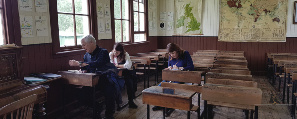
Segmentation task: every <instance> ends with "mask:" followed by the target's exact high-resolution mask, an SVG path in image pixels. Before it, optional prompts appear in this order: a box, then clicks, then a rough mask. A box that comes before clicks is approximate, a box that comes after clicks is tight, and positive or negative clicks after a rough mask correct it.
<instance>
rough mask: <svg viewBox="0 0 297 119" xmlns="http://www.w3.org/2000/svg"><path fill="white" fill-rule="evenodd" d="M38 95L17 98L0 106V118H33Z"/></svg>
mask: <svg viewBox="0 0 297 119" xmlns="http://www.w3.org/2000/svg"><path fill="white" fill-rule="evenodd" d="M36 100H37V95H36V94H33V95H30V96H28V97H25V98H22V99H20V100H16V101H14V102H12V103H9V104H7V105H5V106H3V107H1V108H0V118H3V119H6V118H11V119H32V112H33V107H34V102H35V101H36Z"/></svg>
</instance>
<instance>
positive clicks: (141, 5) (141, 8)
mask: <svg viewBox="0 0 297 119" xmlns="http://www.w3.org/2000/svg"><path fill="white" fill-rule="evenodd" d="M141 1H142V0H141ZM139 12H144V4H143V3H141V2H139Z"/></svg>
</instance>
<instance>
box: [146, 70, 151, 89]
mask: <svg viewBox="0 0 297 119" xmlns="http://www.w3.org/2000/svg"><path fill="white" fill-rule="evenodd" d="M150 70H151V66H150V65H148V73H147V74H148V75H147V88H149V87H150V73H151V71H150Z"/></svg>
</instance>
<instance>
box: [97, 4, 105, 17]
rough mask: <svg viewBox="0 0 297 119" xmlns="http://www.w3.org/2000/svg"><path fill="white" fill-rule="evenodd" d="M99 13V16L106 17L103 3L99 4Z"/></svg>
mask: <svg viewBox="0 0 297 119" xmlns="http://www.w3.org/2000/svg"><path fill="white" fill-rule="evenodd" d="M97 15H98V17H99V18H102V17H104V7H103V6H102V4H99V5H98V6H97Z"/></svg>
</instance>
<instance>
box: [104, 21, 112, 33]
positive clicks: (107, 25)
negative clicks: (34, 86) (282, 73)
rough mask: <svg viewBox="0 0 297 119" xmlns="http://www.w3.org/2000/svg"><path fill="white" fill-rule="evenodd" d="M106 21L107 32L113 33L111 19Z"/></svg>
mask: <svg viewBox="0 0 297 119" xmlns="http://www.w3.org/2000/svg"><path fill="white" fill-rule="evenodd" d="M105 23H106V24H105V32H106V33H111V22H110V20H107V21H106V22H105Z"/></svg>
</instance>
